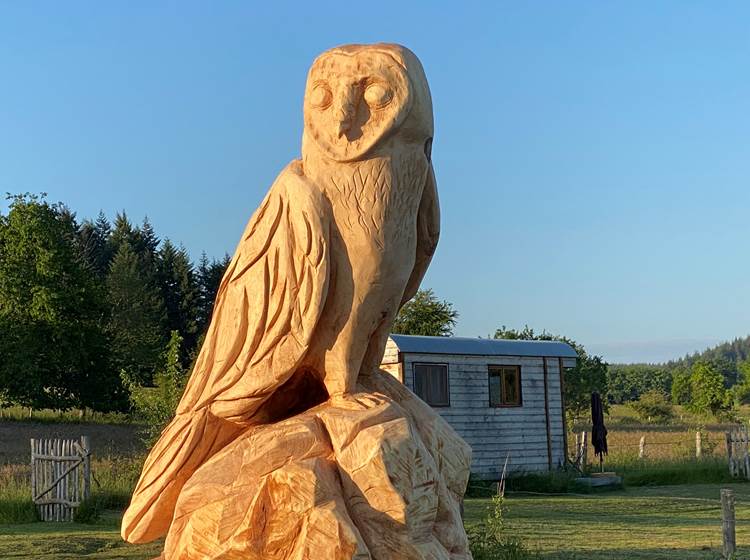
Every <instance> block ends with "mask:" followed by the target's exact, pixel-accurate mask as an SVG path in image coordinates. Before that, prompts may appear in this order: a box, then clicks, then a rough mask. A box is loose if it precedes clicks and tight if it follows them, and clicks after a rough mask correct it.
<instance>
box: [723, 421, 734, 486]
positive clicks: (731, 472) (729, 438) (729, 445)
mask: <svg viewBox="0 0 750 560" xmlns="http://www.w3.org/2000/svg"><path fill="white" fill-rule="evenodd" d="M724 436H725V437H726V442H727V461H728V463H729V475H730V476H734V461H733V459H732V432H731V431H730V432H726V433H725V434H724Z"/></svg>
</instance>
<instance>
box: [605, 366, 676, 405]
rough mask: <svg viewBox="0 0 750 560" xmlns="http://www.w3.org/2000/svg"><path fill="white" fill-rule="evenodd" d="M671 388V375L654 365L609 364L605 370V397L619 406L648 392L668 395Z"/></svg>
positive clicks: (664, 368) (666, 370) (663, 368)
mask: <svg viewBox="0 0 750 560" xmlns="http://www.w3.org/2000/svg"><path fill="white" fill-rule="evenodd" d="M671 388H672V374H671V372H670V371H669V370H668V369H667V368H666V367H665V366H662V365H656V364H610V365H609V366H608V368H607V396H608V397H609V401H610V402H611V403H615V404H621V403H625V402H628V401H634V400H637V399H639V398H640V397H641V395H643V394H645V393H646V392H649V391H659V392H661V393H662V394H665V395H668V394H669V393H670V391H671Z"/></svg>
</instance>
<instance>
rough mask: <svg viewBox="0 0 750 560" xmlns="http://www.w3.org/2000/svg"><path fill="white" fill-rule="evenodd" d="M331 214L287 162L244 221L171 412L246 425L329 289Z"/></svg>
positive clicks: (305, 340)
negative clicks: (204, 412)
mask: <svg viewBox="0 0 750 560" xmlns="http://www.w3.org/2000/svg"><path fill="white" fill-rule="evenodd" d="M330 215H331V214H330V210H329V207H328V202H327V200H325V199H324V197H323V196H322V194H321V193H320V191H318V190H317V189H316V188H315V187H314V186H313V185H311V183H310V182H309V180H307V179H306V178H305V177H304V175H303V172H302V166H301V163H300V162H298V161H296V162H293V163H292V164H290V165H289V166H288V167H287V168H286V169H285V170H284V171H283V172H282V173H281V175H280V176H279V177H278V179H277V180H276V182H275V183H274V185H273V187H272V188H271V190H270V192H269V193H268V195H267V196H266V198H265V200H264V201H263V202H262V204H261V206H260V207H259V208H258V210H257V211H256V212H255V214H254V215H253V217H252V218H251V219H250V222H249V223H248V226H247V228H246V229H245V232H244V234H243V235H242V239H241V241H240V244H239V246H238V248H237V251H236V252H235V255H234V258H233V259H232V261H231V263H230V265H229V268H228V269H227V271H226V273H225V274H224V278H223V279H222V281H221V285H220V287H219V291H218V295H217V297H216V304H215V306H214V313H213V318H212V321H211V325H210V327H209V329H208V333H207V334H206V339H205V342H204V343H203V347H202V348H201V351H200V354H199V356H198V359H197V361H196V364H195V368H194V370H193V375H192V376H191V378H190V381H189V383H188V386H187V388H186V389H185V393H184V395H183V397H182V401H181V402H180V405H179V407H178V409H177V412H178V413H187V412H189V411H194V410H198V409H200V408H202V407H205V406H209V407H210V408H211V411H212V412H214V413H215V414H217V415H218V416H220V417H222V418H226V419H231V420H236V421H246V420H249V419H250V418H251V417H252V415H253V414H254V413H255V411H256V410H257V408H258V407H259V406H260V405H261V404H262V403H263V402H264V401H265V400H266V399H267V398H268V396H269V395H270V394H271V393H272V392H273V391H274V390H275V389H276V388H277V387H278V386H279V385H281V384H282V383H284V382H285V381H286V380H287V379H288V378H289V376H291V375H292V373H294V371H295V369H296V368H297V367H298V366H299V364H300V362H301V360H302V358H303V357H304V355H305V353H306V351H307V348H308V346H309V344H310V340H311V338H312V336H313V332H314V330H315V326H316V324H317V322H318V318H319V317H320V313H321V310H322V309H323V304H324V303H325V297H326V293H327V290H328V276H329V275H328V264H329V263H328V235H329V231H330Z"/></svg>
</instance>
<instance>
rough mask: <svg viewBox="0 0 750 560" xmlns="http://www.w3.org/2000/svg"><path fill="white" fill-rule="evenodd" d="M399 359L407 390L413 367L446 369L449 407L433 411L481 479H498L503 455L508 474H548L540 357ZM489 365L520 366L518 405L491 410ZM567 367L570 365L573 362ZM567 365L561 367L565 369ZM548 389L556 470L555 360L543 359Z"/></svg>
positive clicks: (559, 456)
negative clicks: (460, 442)
mask: <svg viewBox="0 0 750 560" xmlns="http://www.w3.org/2000/svg"><path fill="white" fill-rule="evenodd" d="M389 343H390V341H389ZM387 353H388V349H387V348H386V354H387ZM402 359H403V375H404V382H405V384H406V385H407V387H409V389H412V390H413V389H414V364H415V363H420V362H422V363H444V364H448V386H449V390H450V406H449V407H436V408H435V410H436V412H437V413H438V414H440V415H441V416H442V417H443V418H445V420H446V421H447V422H448V423H449V424H450V425H451V426H453V428H454V429H455V430H456V431H457V432H458V433H459V434H460V435H461V437H463V438H464V439H465V440H466V442H467V443H468V444H469V445H471V447H472V451H473V457H472V471H473V472H474V474H476V475H478V476H480V477H484V478H496V477H498V476H499V475H500V472H501V471H502V468H503V464H504V463H505V458H506V456H507V455H508V454H509V460H508V468H509V470H511V471H516V472H520V471H523V472H539V471H546V470H548V467H549V464H548V455H547V421H546V417H545V406H544V366H543V362H542V358H536V357H515V356H512V357H509V356H456V355H435V354H403V355H402ZM384 361H385V360H384ZM489 365H518V366H521V395H522V399H523V405H522V406H520V407H503V408H495V407H490V405H489V375H488V366H489ZM570 365H575V360H572V363H571V364H570ZM567 366H568V363H565V364H564V367H567ZM547 390H548V407H549V415H550V442H551V447H552V466H553V468H556V467H557V466H559V465H560V464H562V462H563V459H564V445H563V420H562V415H563V412H562V402H561V396H560V373H559V367H558V361H557V358H548V360H547Z"/></svg>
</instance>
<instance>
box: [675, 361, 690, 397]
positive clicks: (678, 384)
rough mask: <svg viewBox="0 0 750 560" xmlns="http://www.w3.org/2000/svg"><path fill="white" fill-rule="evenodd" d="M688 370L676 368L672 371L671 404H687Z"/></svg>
mask: <svg viewBox="0 0 750 560" xmlns="http://www.w3.org/2000/svg"><path fill="white" fill-rule="evenodd" d="M690 392H691V389H690V370H689V369H687V368H685V367H678V368H676V369H674V370H672V389H671V393H672V403H673V404H683V405H685V404H688V403H689V402H690Z"/></svg>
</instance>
